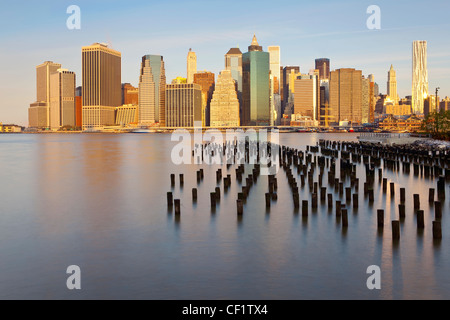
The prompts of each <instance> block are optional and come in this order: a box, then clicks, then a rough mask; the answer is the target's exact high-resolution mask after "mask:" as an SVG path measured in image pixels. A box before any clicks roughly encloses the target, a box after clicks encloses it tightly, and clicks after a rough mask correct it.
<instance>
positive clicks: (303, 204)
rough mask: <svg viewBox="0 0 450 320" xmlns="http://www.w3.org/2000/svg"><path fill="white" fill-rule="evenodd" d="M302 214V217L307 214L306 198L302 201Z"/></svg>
mask: <svg viewBox="0 0 450 320" xmlns="http://www.w3.org/2000/svg"><path fill="white" fill-rule="evenodd" d="M302 216H303V217H307V216H308V200H303V201H302Z"/></svg>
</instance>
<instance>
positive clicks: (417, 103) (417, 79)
mask: <svg viewBox="0 0 450 320" xmlns="http://www.w3.org/2000/svg"><path fill="white" fill-rule="evenodd" d="M412 54H413V57H412V101H411V106H412V110H413V113H421V114H422V113H423V101H424V99H425V98H426V97H427V96H428V71H427V42H426V41H414V42H413V48H412Z"/></svg>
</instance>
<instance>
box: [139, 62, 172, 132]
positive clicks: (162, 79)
mask: <svg viewBox="0 0 450 320" xmlns="http://www.w3.org/2000/svg"><path fill="white" fill-rule="evenodd" d="M165 88H166V73H165V68H164V60H163V57H162V56H159V55H145V56H143V57H142V62H141V72H140V76H139V108H138V116H139V123H140V124H141V125H153V124H156V123H157V124H159V125H160V126H161V127H164V126H165Z"/></svg>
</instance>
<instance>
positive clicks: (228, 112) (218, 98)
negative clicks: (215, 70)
mask: <svg viewBox="0 0 450 320" xmlns="http://www.w3.org/2000/svg"><path fill="white" fill-rule="evenodd" d="M239 125H240V117H239V100H238V98H237V92H236V84H235V81H234V79H233V77H232V76H231V71H230V70H223V71H222V72H221V73H220V74H219V76H218V78H217V83H216V86H215V90H214V94H213V96H212V100H211V127H227V126H228V127H237V126H239Z"/></svg>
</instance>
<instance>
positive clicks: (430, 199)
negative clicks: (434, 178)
mask: <svg viewBox="0 0 450 320" xmlns="http://www.w3.org/2000/svg"><path fill="white" fill-rule="evenodd" d="M428 202H434V188H430V189H429V191H428Z"/></svg>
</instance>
